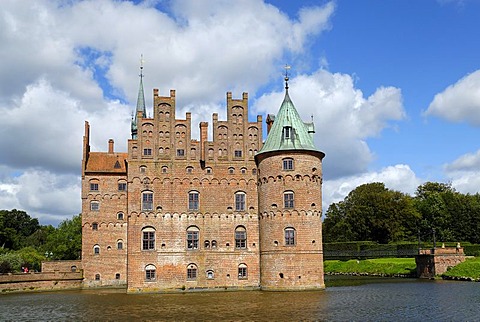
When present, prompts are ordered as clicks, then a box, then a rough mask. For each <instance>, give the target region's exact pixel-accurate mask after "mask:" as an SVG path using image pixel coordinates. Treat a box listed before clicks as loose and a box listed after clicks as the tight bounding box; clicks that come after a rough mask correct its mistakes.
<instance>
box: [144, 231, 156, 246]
mask: <svg viewBox="0 0 480 322" xmlns="http://www.w3.org/2000/svg"><path fill="white" fill-rule="evenodd" d="M153 249H155V229H154V228H153V227H146V228H143V230H142V250H153Z"/></svg>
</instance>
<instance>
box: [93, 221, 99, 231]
mask: <svg viewBox="0 0 480 322" xmlns="http://www.w3.org/2000/svg"><path fill="white" fill-rule="evenodd" d="M92 230H98V224H97V223H96V222H94V223H92Z"/></svg>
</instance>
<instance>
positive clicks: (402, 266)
mask: <svg viewBox="0 0 480 322" xmlns="http://www.w3.org/2000/svg"><path fill="white" fill-rule="evenodd" d="M324 270H325V273H327V274H329V273H330V274H335V273H337V274H368V275H386V276H395V275H411V274H415V270H416V265H415V259H414V258H375V259H365V260H349V261H340V260H327V261H325V262H324Z"/></svg>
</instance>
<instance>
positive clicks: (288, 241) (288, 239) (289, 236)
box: [285, 227, 295, 246]
mask: <svg viewBox="0 0 480 322" xmlns="http://www.w3.org/2000/svg"><path fill="white" fill-rule="evenodd" d="M285 245H286V246H295V229H294V228H292V227H289V228H285Z"/></svg>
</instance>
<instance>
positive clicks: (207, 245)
mask: <svg viewBox="0 0 480 322" xmlns="http://www.w3.org/2000/svg"><path fill="white" fill-rule="evenodd" d="M203 245H204V246H205V248H210V241H208V240H206V241H205V242H204V243H203Z"/></svg>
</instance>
